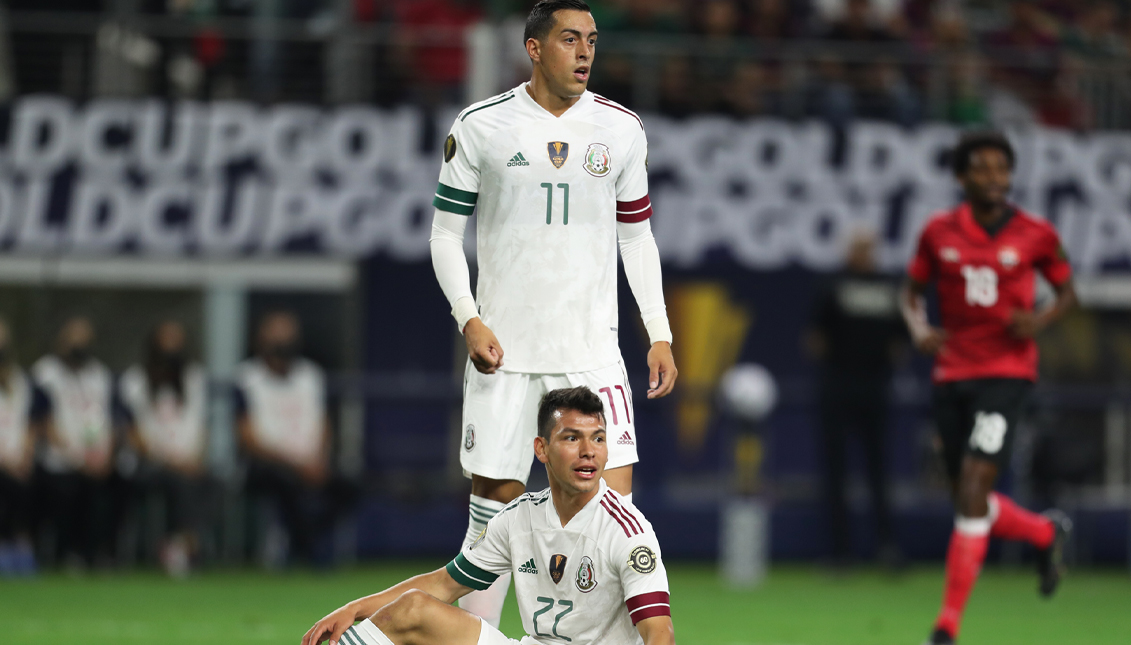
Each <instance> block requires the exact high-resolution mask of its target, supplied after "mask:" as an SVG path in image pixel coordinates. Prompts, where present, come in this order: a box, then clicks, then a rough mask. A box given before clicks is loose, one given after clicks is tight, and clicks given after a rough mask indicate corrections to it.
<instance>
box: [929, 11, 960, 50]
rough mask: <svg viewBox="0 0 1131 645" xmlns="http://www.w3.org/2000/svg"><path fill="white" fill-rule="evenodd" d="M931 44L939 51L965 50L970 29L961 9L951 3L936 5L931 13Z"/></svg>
mask: <svg viewBox="0 0 1131 645" xmlns="http://www.w3.org/2000/svg"><path fill="white" fill-rule="evenodd" d="M927 38H928V39H929V40H930V41H931V44H933V45H934V46H936V47H938V48H939V49H941V50H951V51H953V50H959V49H962V50H965V49H967V48H969V46H970V27H969V25H968V24H967V22H966V15H965V13H964V12H963V11H962V7H961V6H959V5H957V4H955V3H953V2H946V3H937V4H935V5H934V10H933V11H932V12H931V16H930V24H929V33H928V34H927Z"/></svg>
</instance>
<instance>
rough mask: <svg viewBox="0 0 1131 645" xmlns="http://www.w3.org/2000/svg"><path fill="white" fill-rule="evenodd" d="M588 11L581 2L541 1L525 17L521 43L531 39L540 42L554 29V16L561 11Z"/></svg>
mask: <svg viewBox="0 0 1131 645" xmlns="http://www.w3.org/2000/svg"><path fill="white" fill-rule="evenodd" d="M562 10H568V11H586V12H587V11H589V10H590V9H589V5H588V4H586V3H585V2H584V1H583V0H541V1H540V2H539V3H538V4H536V5H534V8H533V9H531V10H530V15H528V16H527V17H526V29H525V30H524V31H523V32H522V42H524V43H525V42H526V41H528V40H530V39H531V38H533V39H534V40H542V39H543V38H545V37H546V35H547V34H549V33H550V30H551V29H553V28H554V14H555V13H557V12H559V11H562Z"/></svg>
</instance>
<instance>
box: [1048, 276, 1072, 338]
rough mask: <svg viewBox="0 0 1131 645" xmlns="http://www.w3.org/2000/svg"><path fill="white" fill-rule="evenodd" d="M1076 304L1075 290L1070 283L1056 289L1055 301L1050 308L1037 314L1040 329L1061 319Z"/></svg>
mask: <svg viewBox="0 0 1131 645" xmlns="http://www.w3.org/2000/svg"><path fill="white" fill-rule="evenodd" d="M1077 302H1078V299H1077V297H1076V288H1075V287H1074V286H1073V285H1072V282H1071V281H1069V282H1065V283H1064V284H1062V285H1060V286H1059V287H1056V300H1055V301H1054V302H1053V303H1052V306H1050V307H1048V308H1047V309H1045V310H1044V311H1042V312H1041V313H1040V314H1039V316H1040V327H1041V328H1042V329H1043V328H1044V327H1048V326H1049V325H1051V324H1053V323H1054V322H1056V321H1058V320H1060V319H1061V318H1063V317H1064V314H1066V313H1068V312H1069V311H1070V310H1071V309H1072V308H1073V307H1075V306H1076V304H1077Z"/></svg>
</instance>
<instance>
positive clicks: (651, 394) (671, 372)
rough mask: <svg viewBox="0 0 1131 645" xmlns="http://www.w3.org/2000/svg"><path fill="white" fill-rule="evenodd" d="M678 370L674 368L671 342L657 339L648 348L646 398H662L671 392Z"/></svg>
mask: <svg viewBox="0 0 1131 645" xmlns="http://www.w3.org/2000/svg"><path fill="white" fill-rule="evenodd" d="M677 376H679V370H677V369H676V368H675V357H674V356H672V346H671V343H668V342H665V341H662V340H661V341H658V342H655V343H652V349H650V350H648V398H649V399H659V398H663V397H665V396H667V395H669V394H671V392H672V388H673V387H675V379H676V377H677Z"/></svg>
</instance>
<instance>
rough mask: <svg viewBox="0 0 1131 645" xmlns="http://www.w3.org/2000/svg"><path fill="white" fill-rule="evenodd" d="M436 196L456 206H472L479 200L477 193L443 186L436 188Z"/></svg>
mask: <svg viewBox="0 0 1131 645" xmlns="http://www.w3.org/2000/svg"><path fill="white" fill-rule="evenodd" d="M436 196H437V197H443V198H444V199H446V200H448V201H452V202H456V203H457V204H463V205H464V206H474V205H475V202H476V201H477V200H478V199H479V193H473V192H470V191H467V190H460V189H458V188H452V187H451V186H446V185H444V184H440V185H438V186H436Z"/></svg>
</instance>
